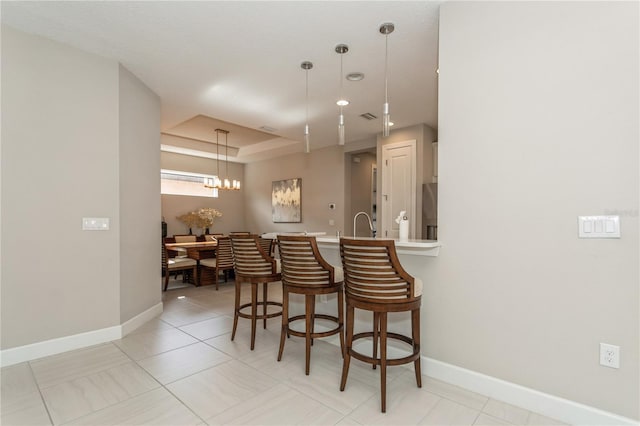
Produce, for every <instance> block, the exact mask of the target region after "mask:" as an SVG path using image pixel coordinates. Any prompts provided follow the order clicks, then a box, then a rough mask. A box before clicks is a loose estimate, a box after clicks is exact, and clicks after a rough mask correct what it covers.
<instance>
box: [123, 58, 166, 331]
mask: <svg viewBox="0 0 640 426" xmlns="http://www.w3.org/2000/svg"><path fill="white" fill-rule="evenodd" d="M119 80H120V100H119V101H120V103H119V107H120V108H119V120H120V144H119V155H118V157H119V168H118V169H119V173H120V186H119V191H120V322H125V321H127V320H129V319H131V318H132V317H134V316H136V315H138V314H139V313H141V312H143V311H145V310H147V309H149V308H150V307H151V306H153V305H155V304H157V303H160V301H161V294H160V293H161V290H160V286H159V285H158V282H159V281H160V268H158V265H159V264H160V262H161V260H160V259H161V257H160V256H161V254H160V253H161V252H160V248H159V245H160V239H159V237H160V231H159V229H160V221H161V220H160V197H159V194H160V179H159V177H158V170H159V169H160V131H159V130H160V98H158V96H157V95H156V94H155V93H153V92H152V91H151V90H150V89H149V88H148V87H147V86H145V85H144V84H143V83H142V82H141V81H140V80H138V78H136V76H134V75H133V74H131V73H130V72H129V71H127V70H126V69H125V68H124V67H122V66H120V79H119Z"/></svg>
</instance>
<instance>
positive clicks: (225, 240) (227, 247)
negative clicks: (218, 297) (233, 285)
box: [199, 236, 233, 290]
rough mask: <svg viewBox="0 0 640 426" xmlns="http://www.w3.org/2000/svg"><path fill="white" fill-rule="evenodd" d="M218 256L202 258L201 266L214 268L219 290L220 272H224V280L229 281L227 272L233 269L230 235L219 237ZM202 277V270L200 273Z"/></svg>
mask: <svg viewBox="0 0 640 426" xmlns="http://www.w3.org/2000/svg"><path fill="white" fill-rule="evenodd" d="M217 241H218V245H217V246H216V257H214V258H211V259H201V260H200V268H205V269H206V268H209V269H213V270H214V273H215V283H216V290H218V279H219V278H220V272H222V273H223V274H224V282H227V274H228V272H229V271H231V270H233V253H232V250H231V240H230V239H229V237H220V236H219V237H217ZM199 276H200V278H202V271H200V273H199Z"/></svg>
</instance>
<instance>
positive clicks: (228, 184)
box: [216, 129, 240, 191]
mask: <svg viewBox="0 0 640 426" xmlns="http://www.w3.org/2000/svg"><path fill="white" fill-rule="evenodd" d="M216 132H217V133H218V134H219V133H222V134H224V166H225V170H224V181H223V182H222V189H228V190H236V191H237V190H239V189H240V181H239V180H236V179H233V181H231V180H230V179H229V133H230V132H229V131H228V130H223V129H216Z"/></svg>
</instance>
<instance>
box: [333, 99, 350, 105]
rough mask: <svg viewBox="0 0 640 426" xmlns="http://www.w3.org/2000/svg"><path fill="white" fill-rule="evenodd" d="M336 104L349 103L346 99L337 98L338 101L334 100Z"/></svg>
mask: <svg viewBox="0 0 640 426" xmlns="http://www.w3.org/2000/svg"><path fill="white" fill-rule="evenodd" d="M336 104H337V105H339V106H347V105H349V101H348V100H346V99H340V100H338V102H336Z"/></svg>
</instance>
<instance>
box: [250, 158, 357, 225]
mask: <svg viewBox="0 0 640 426" xmlns="http://www.w3.org/2000/svg"><path fill="white" fill-rule="evenodd" d="M292 178H302V196H301V198H302V222H301V223H273V219H272V215H271V184H272V181H275V180H283V179H292ZM245 179H246V181H247V183H246V186H245V188H246V190H245V191H243V192H244V196H245V207H246V210H245V218H246V224H247V228H248V229H249V230H250V231H253V232H257V233H262V232H271V231H280V232H288V231H309V232H326V233H327V234H328V235H335V233H336V231H338V230H339V231H344V219H343V218H344V205H343V204H344V203H343V200H344V153H343V149H342V147H341V146H331V147H328V148H323V149H318V150H313V151H311V153H309V154H303V153H299V154H292V155H287V156H284V157H280V158H275V159H272V160H265V161H260V162H256V163H251V164H247V165H246V166H245ZM329 203H335V204H336V208H335V209H334V210H330V209H329ZM329 220H334V226H331V225H329Z"/></svg>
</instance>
